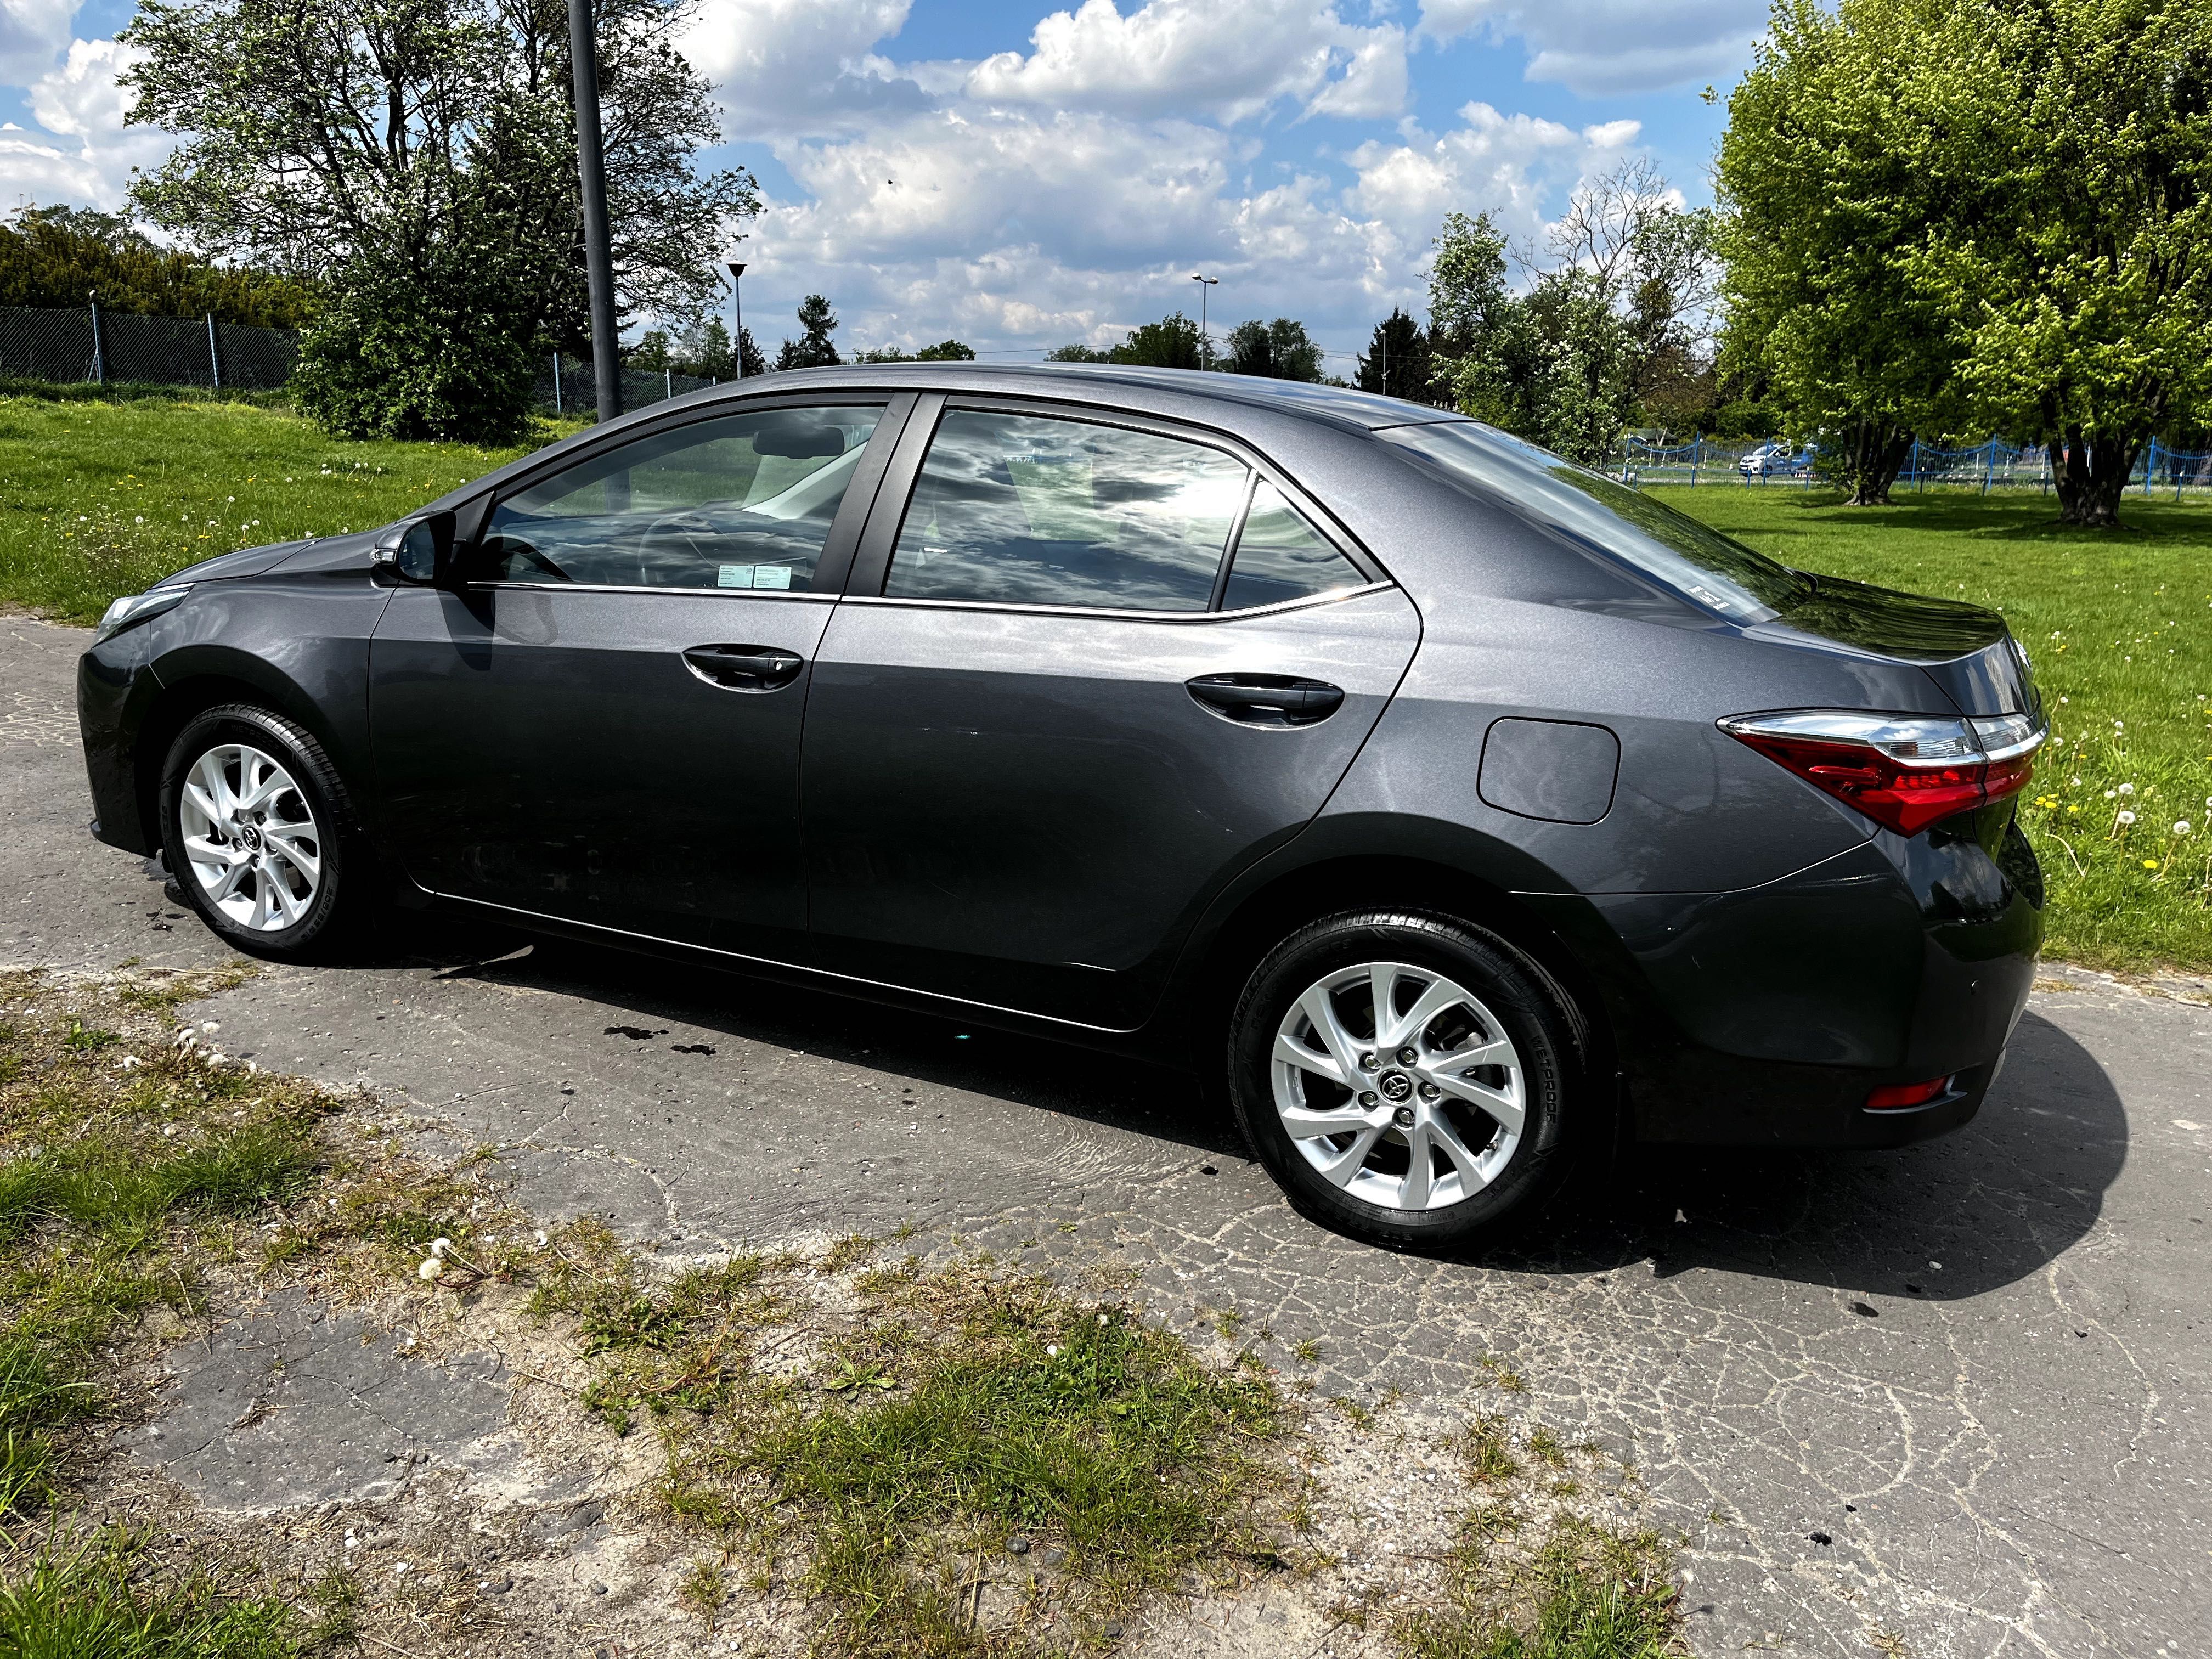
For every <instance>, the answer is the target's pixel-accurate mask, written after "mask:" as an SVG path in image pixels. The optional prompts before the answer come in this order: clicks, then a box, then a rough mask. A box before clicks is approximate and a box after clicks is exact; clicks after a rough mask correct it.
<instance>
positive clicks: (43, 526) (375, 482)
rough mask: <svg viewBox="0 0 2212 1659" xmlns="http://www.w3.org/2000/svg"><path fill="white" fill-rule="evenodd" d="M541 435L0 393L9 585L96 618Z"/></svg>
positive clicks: (397, 512)
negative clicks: (232, 557)
mask: <svg viewBox="0 0 2212 1659" xmlns="http://www.w3.org/2000/svg"><path fill="white" fill-rule="evenodd" d="M539 433H540V439H541V441H550V439H551V438H553V437H554V436H556V435H559V434H558V433H557V432H556V428H554V427H553V426H552V425H551V424H550V423H548V422H541V423H540V426H539ZM531 447H535V446H534V445H526V446H524V447H520V448H513V449H484V448H478V447H475V446H472V445H468V444H428V443H349V442H344V441H340V440H338V439H335V438H330V437H326V436H325V435H323V434H322V433H320V432H319V431H318V430H317V429H316V428H314V427H313V426H311V425H309V424H308V423H307V422H305V421H303V420H301V419H300V418H299V417H298V416H295V415H292V414H290V413H289V412H287V411H285V410H281V409H270V408H258V407H256V406H254V405H252V404H246V403H228V402H222V403H218V402H212V401H199V400H190V401H185V400H167V401H163V400H156V399H150V398H148V399H137V400H133V401H130V402H123V403H112V404H109V403H81V402H60V401H55V400H52V399H49V398H28V397H5V396H0V454H4V455H5V456H6V457H7V464H6V465H5V466H4V467H0V599H5V600H11V601H13V602H15V603H16V604H18V605H30V606H33V607H34V608H36V609H38V610H40V611H46V612H47V613H49V614H51V615H52V616H54V617H58V618H59V619H60V620H63V621H65V622H80V623H82V622H91V621H94V620H96V619H97V618H98V617H99V615H100V612H101V611H104V610H106V607H107V604H108V601H109V600H111V599H114V598H115V597H116V596H117V595H118V594H120V593H135V592H140V591H141V590H143V588H145V587H146V586H149V585H150V584H151V583H153V582H155V580H159V579H160V578H161V577H162V576H165V575H167V574H169V573H170V572H171V571H173V570H179V569H181V568H184V567H185V565H188V564H192V563H195V562H197V561H199V560H201V559H205V558H210V557H212V556H214V555H216V554H217V553H228V552H230V551H232V550H234V549H236V548H240V547H255V546H258V545H260V544H263V543H264V542H276V541H286V540H289V539H292V538H296V537H301V536H321V535H329V534H332V533H334V532H340V531H345V530H364V529H368V528H369V527H370V526H374V525H380V524H385V523H388V522H389V521H390V520H393V519H396V518H398V517H400V516H401V515H402V514H404V513H406V512H408V511H409V510H410V508H413V507H419V506H421V505H422V503H423V502H425V501H433V500H435V499H436V498H437V497H438V496H440V495H444V494H445V493H446V492H447V490H449V489H453V487H454V486H455V485H456V484H459V483H466V482H467V481H468V480H469V479H471V478H474V477H478V476H479V475H481V474H483V473H484V472H488V471H490V470H491V469H492V468H493V467H495V466H497V465H500V464H501V463H502V462H504V461H507V460H511V459H513V458H514V457H515V456H517V455H519V454H522V453H526V450H527V449H528V448H531Z"/></svg>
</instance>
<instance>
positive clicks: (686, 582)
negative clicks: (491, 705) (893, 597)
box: [482, 404, 883, 593]
mask: <svg viewBox="0 0 2212 1659" xmlns="http://www.w3.org/2000/svg"><path fill="white" fill-rule="evenodd" d="M882 415H883V409H882V407H881V406H880V405H875V404H846V405H837V406H834V407H828V408H820V409H774V410H761V411H759V412H757V413H754V414H746V415H724V416H716V417H714V418H711V419H708V420H702V421H693V422H689V423H688V424H686V425H684V426H679V427H675V428H670V429H667V430H664V431H660V432H656V433H651V434H648V435H646V436H644V437H641V438H635V439H633V440H631V441H629V442H628V443H625V444H620V445H617V447H614V448H612V449H610V450H605V451H603V452H601V453H598V454H595V455H592V456H590V457H588V458H587V459H584V460H581V461H579V462H578V463H576V465H574V466H572V467H569V468H568V469H566V470H565V471H560V472H556V473H555V474H554V475H553V476H552V477H550V478H545V479H542V480H540V481H539V482H538V483H534V484H532V485H531V486H530V487H529V488H528V489H524V490H522V491H521V492H520V493H519V494H517V495H510V496H507V498H506V499H504V500H502V501H500V503H499V504H498V506H497V507H495V509H494V510H493V513H492V515H491V522H490V523H489V525H488V526H486V527H485V532H484V545H483V567H482V568H483V574H484V578H485V579H486V580H492V581H508V582H529V583H533V584H549V585H554V586H558V585H562V584H565V583H575V584H578V585H580V586H600V587H688V588H701V587H710V588H720V589H732V588H735V589H742V590H746V591H757V592H778V593H788V592H805V591H806V590H807V589H809V588H810V587H811V586H812V585H813V580H814V572H815V568H816V566H817V564H819V563H820V562H821V558H822V548H823V543H825V542H826V541H828V540H829V526H830V525H831V524H832V523H833V522H834V521H835V520H836V516H837V509H838V507H839V506H840V504H841V503H842V501H844V499H845V490H846V487H847V486H848V484H849V483H851V482H852V478H853V474H854V471H855V470H856V469H857V468H858V466H859V464H860V452H861V451H862V450H864V449H866V447H867V444H868V439H869V436H870V435H872V433H873V432H874V431H875V428H876V422H877V421H878V419H880V418H881V416H882Z"/></svg>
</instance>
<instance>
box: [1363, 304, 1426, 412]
mask: <svg viewBox="0 0 2212 1659" xmlns="http://www.w3.org/2000/svg"><path fill="white" fill-rule="evenodd" d="M1354 384H1355V385H1357V386H1358V388H1359V389H1360V390H1361V391H1362V392H1379V393H1380V394H1382V395H1383V397H1385V398H1406V399H1407V400H1409V401H1410V402H1413V403H1417V404H1426V403H1433V402H1435V401H1436V398H1435V396H1434V393H1433V389H1432V387H1431V374H1430V362H1429V337H1428V336H1427V335H1426V334H1425V333H1424V332H1423V331H1422V329H1421V325H1419V323H1417V322H1415V321H1414V320H1413V319H1412V318H1411V317H1409V316H1407V314H1406V313H1404V312H1403V311H1401V310H1397V309H1395V308H1394V309H1393V310H1392V311H1391V313H1390V314H1389V316H1388V317H1385V318H1384V319H1383V320H1382V321H1381V322H1379V323H1377V324H1376V325H1375V332H1374V334H1373V335H1372V336H1370V337H1369V340H1368V343H1367V351H1366V355H1365V356H1363V357H1361V358H1360V360H1359V372H1358V375H1357V376H1356V378H1355V380H1354Z"/></svg>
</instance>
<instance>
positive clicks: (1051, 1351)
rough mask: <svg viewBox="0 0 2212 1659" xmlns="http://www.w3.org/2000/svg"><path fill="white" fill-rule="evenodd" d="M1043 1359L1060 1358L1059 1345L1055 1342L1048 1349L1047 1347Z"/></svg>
mask: <svg viewBox="0 0 2212 1659" xmlns="http://www.w3.org/2000/svg"><path fill="white" fill-rule="evenodd" d="M1044 1357H1045V1358H1047V1359H1057V1358H1060V1344H1059V1343H1057V1342H1055V1343H1054V1344H1052V1345H1051V1346H1049V1347H1048V1348H1047V1349H1046V1350H1045V1351H1044Z"/></svg>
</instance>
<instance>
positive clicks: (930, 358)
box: [914, 340, 975, 363]
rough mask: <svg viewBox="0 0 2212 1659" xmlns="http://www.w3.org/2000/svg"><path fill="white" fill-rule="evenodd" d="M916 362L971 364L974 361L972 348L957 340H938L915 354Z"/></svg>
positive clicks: (973, 349)
mask: <svg viewBox="0 0 2212 1659" xmlns="http://www.w3.org/2000/svg"><path fill="white" fill-rule="evenodd" d="M914 355H915V361H916V362H924V363H972V362H975V348H974V347H973V346H968V345H963V344H962V343H960V342H959V341H957V340H939V342H938V343H936V344H935V345H926V346H924V347H922V349H921V350H919V351H917V352H915V354H914Z"/></svg>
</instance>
